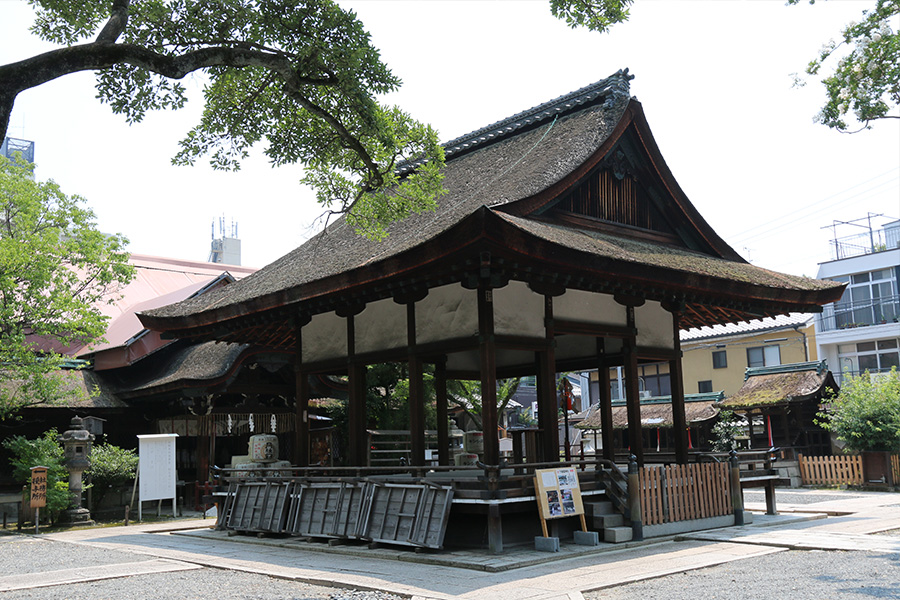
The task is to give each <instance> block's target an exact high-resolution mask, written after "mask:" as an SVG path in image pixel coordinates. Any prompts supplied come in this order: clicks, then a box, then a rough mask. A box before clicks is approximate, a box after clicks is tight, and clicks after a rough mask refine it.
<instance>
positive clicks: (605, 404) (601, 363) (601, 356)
mask: <svg viewBox="0 0 900 600" xmlns="http://www.w3.org/2000/svg"><path fill="white" fill-rule="evenodd" d="M609 366H610V365H609V362H607V360H606V343H605V342H604V341H603V338H597V384H598V387H599V390H598V394H597V398H598V400H599V402H600V436H601V439H602V440H603V458H605V459H607V460H616V438H615V431H614V429H613V416H612V391H611V390H610V380H609ZM583 393H584V392H583V391H582V394H583ZM596 451H597V449H596V448H595V449H594V452H596Z"/></svg>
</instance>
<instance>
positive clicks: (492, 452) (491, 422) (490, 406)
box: [478, 284, 500, 465]
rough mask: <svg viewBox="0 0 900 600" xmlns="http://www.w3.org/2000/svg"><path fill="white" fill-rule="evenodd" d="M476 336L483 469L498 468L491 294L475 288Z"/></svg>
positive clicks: (485, 288)
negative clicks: (476, 305) (487, 466)
mask: <svg viewBox="0 0 900 600" xmlns="http://www.w3.org/2000/svg"><path fill="white" fill-rule="evenodd" d="M478 333H479V338H480V340H481V342H480V344H479V354H480V359H481V425H482V427H481V429H482V432H483V434H484V456H483V457H482V458H483V462H484V464H486V465H497V464H500V440H499V439H498V438H497V344H496V340H495V338H494V292H493V290H492V289H491V288H490V287H488V286H487V285H484V284H482V285H479V286H478Z"/></svg>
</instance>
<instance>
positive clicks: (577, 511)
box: [534, 467, 587, 537]
mask: <svg viewBox="0 0 900 600" xmlns="http://www.w3.org/2000/svg"><path fill="white" fill-rule="evenodd" d="M534 492H535V495H536V496H537V504H538V511H539V512H540V515H541V527H542V529H543V531H544V537H547V519H560V518H563V517H576V516H580V517H581V528H582V530H583V531H587V527H586V523H585V520H584V505H583V504H582V502H581V487H580V486H579V484H578V472H577V471H576V470H575V468H574V467H563V468H560V469H538V470H536V471H535V472H534Z"/></svg>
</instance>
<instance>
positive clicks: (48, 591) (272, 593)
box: [0, 569, 400, 600]
mask: <svg viewBox="0 0 900 600" xmlns="http://www.w3.org/2000/svg"><path fill="white" fill-rule="evenodd" d="M0 597H2V598H3V600H7V599H12V598H16V599H18V598H32V599H35V600H58V599H60V598H91V600H144V599H148V600H163V599H166V600H169V599H171V600H194V599H196V600H200V599H203V600H209V599H210V598H215V600H328V599H334V600H400V598H399V597H398V596H394V595H392V594H386V593H384V592H360V591H348V590H335V589H334V588H327V587H322V586H317V585H308V584H305V583H298V582H294V581H287V580H284V579H276V578H274V577H268V576H266V575H256V574H253V573H240V572H237V571H225V570H219V569H197V570H194V571H177V572H174V573H159V574H154V575H137V576H134V577H122V578H118V579H107V580H104V581H92V582H88V583H77V584H72V585H65V586H54V587H45V588H34V589H30V590H21V591H15V592H4V593H3V594H0Z"/></svg>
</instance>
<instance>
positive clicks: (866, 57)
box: [788, 0, 900, 131]
mask: <svg viewBox="0 0 900 600" xmlns="http://www.w3.org/2000/svg"><path fill="white" fill-rule="evenodd" d="M799 2H800V0H789V2H788V3H789V4H797V3H799ZM814 3H815V0H810V4H814ZM898 15H900V2H898V1H897V0H877V2H875V6H874V8H872V9H867V10H864V11H863V12H862V20H861V21H860V22H858V23H856V22H853V23H849V24H848V25H847V26H846V27H844V29H843V31H842V32H841V41H840V42H835V41H834V40H831V41H829V42H828V43H827V44H825V45H824V46H823V47H822V49H821V50H820V52H819V55H818V56H817V57H816V58H814V59H813V60H812V61H810V63H809V65H808V66H807V67H806V73H807V74H808V75H819V74H820V72H821V71H822V68H823V66H824V65H825V64H826V63H835V66H834V72H833V73H832V74H830V75H827V76H825V77H823V78H822V84H823V85H824V86H825V98H826V100H825V105H824V106H823V107H822V111H821V112H820V113H819V114H818V115H817V117H816V120H817V121H818V122H820V123H823V124H824V125H827V126H828V127H831V128H834V129H837V130H839V131H847V130H848V129H849V128H850V126H848V123H847V118H848V116H852V117H853V118H854V120H855V121H857V122H858V123H861V124H862V128H868V127H870V123H871V122H872V121H876V120H879V119H900V114H898V108H900V31H895V30H894V29H893V28H892V27H891V21H892V20H893V21H895V22H896V21H897V17H898ZM797 84H798V85H803V81H802V80H799V79H798V80H797ZM891 113H893V114H891Z"/></svg>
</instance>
